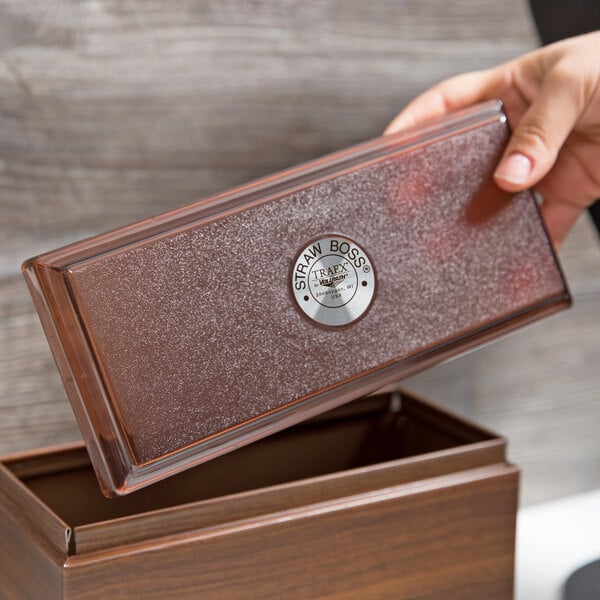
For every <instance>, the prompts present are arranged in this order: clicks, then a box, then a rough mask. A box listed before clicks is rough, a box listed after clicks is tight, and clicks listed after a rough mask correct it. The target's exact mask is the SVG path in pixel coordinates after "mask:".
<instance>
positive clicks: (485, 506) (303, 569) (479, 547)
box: [65, 465, 518, 600]
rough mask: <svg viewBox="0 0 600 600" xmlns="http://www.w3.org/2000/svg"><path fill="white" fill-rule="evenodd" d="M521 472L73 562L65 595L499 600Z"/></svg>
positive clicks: (484, 475) (380, 495)
mask: <svg viewBox="0 0 600 600" xmlns="http://www.w3.org/2000/svg"><path fill="white" fill-rule="evenodd" d="M517 491H518V470H517V469H516V468H514V467H510V466H507V465H495V466H494V467H489V468H486V469H482V470H476V471H472V472H466V473H462V474H457V475H454V476H450V478H444V479H443V481H442V480H440V485H439V487H437V488H436V487H430V488H429V489H425V490H423V491H421V492H419V493H406V489H405V488H404V487H403V486H398V487H396V488H388V489H386V490H379V491H378V492H375V493H371V494H364V495H361V496H353V497H349V498H346V499H345V504H340V505H337V506H336V507H334V508H333V509H331V506H328V505H326V504H323V505H314V506H313V507H305V509H304V510H303V511H299V512H293V513H291V512H290V513H287V514H286V513H280V514H274V515H271V518H270V519H269V520H266V521H265V520H262V521H258V520H257V521H249V522H245V523H244V526H241V525H240V524H239V523H238V524H236V523H232V524H231V526H230V527H228V528H221V529H219V530H211V529H208V530H205V531H201V532H194V533H189V534H188V535H186V536H174V537H173V538H169V539H166V540H162V541H157V542H155V543H154V544H142V545H138V546H131V547H129V548H126V547H125V548H120V549H115V550H112V551H107V552H100V553H91V554H89V555H87V556H86V555H84V556H80V557H74V558H70V559H69V560H68V561H67V566H66V571H65V598H69V599H74V598H77V599H78V600H87V599H90V600H92V599H96V598H98V597H111V598H119V599H129V598H131V599H133V598H139V597H141V596H142V595H143V597H144V598H145V600H154V599H156V600H158V599H159V598H160V599H163V598H166V597H171V596H172V595H173V594H174V593H176V594H177V597H178V598H183V599H185V598H190V599H192V598H198V597H202V598H207V599H227V600H236V599H240V600H241V599H244V600H248V599H251V598H257V599H258V598H260V599H261V600H262V599H269V598H273V599H275V598H286V599H295V598H298V599H305V598H322V599H324V598H361V599H369V598H373V599H379V598H386V597H394V598H397V597H402V598H404V599H407V600H410V599H417V598H418V599H419V600H434V599H439V598H445V599H447V600H454V599H456V600H458V599H465V600H467V599H472V598H487V599H488V600H500V599H502V600H508V599H509V598H512V593H513V563H514V542H515V518H516V508H517Z"/></svg>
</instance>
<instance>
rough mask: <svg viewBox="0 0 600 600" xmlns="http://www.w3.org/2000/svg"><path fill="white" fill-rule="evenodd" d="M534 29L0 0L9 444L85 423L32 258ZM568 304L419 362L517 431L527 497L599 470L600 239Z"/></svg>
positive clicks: (271, 8) (476, 63)
mask: <svg viewBox="0 0 600 600" xmlns="http://www.w3.org/2000/svg"><path fill="white" fill-rule="evenodd" d="M536 43H537V40H536V37H535V35H534V33H533V26H532V22H531V19H530V16H529V13H528V10H527V7H526V5H525V3H524V2H523V0H505V1H504V2H497V0H453V1H452V2H448V1H447V0H418V1H416V0H380V1H378V2H366V1H363V0H323V1H320V2H316V1H308V2H297V1H295V0H254V1H250V0H225V1H218V2H217V1H213V2H208V1H206V0H205V1H198V2H181V3H171V2H165V1H164V0H148V1H145V2H136V1H130V2H125V3H124V2H118V1H116V0H114V1H101V0H98V1H95V2H83V1H74V0H73V1H69V0H46V1H45V2H34V1H33V0H23V1H21V2H13V1H11V0H0V207H1V208H0V228H1V229H0V452H1V453H5V452H10V451H16V450H20V449H25V448H32V447H36V446H41V445H45V444H54V443H58V442H65V441H70V440H74V439H78V438H79V433H78V430H77V428H76V426H75V422H74V419H73V416H72V413H71V410H70V406H69V403H68V401H67V399H66V397H65V393H64V391H63V389H62V386H61V383H60V381H59V378H58V374H57V372H56V370H55V367H54V364H53V362H52V358H51V355H50V352H49V350H48V348H47V345H46V342H45V339H44V338H43V335H42V332H41V328H40V325H39V323H38V320H37V317H36V316H35V314H34V311H33V308H32V305H31V302H30V300H29V296H28V293H27V291H26V289H25V285H24V283H23V281H22V280H21V276H20V274H19V265H20V263H21V261H22V260H23V259H25V258H27V257H29V256H31V255H34V254H37V253H39V252H42V251H45V250H49V249H51V248H54V247H57V246H59V245H62V244H65V243H67V242H70V241H73V240H76V239H79V238H81V237H84V236H87V235H89V234H93V233H96V232H100V231H102V230H105V229H107V228H111V227H116V226H119V225H122V224H124V223H126V222H129V221H132V220H137V219H139V218H142V217H145V216H148V215H150V214H152V213H155V212H159V211H163V210H165V209H169V208H172V207H175V206H178V205H180V204H184V203H186V202H189V201H192V200H195V199H197V198H198V197H201V196H203V195H205V194H207V193H209V192H214V191H218V190H221V189H223V188H226V187H230V186H232V185H235V184H238V183H241V182H244V181H246V180H248V179H251V178H253V177H256V176H259V175H263V174H267V173H270V172H272V171H274V170H277V169H280V168H282V167H286V166H289V165H292V164H295V163H298V162H300V161H303V160H306V159H309V158H312V157H315V156H318V155H320V154H322V153H324V152H328V151H331V150H334V149H338V148H342V147H344V146H346V145H348V144H351V143H354V142H358V141H361V140H365V139H368V138H370V137H373V136H375V135H377V134H378V133H379V132H380V131H381V130H382V129H383V128H384V126H385V125H386V123H387V122H388V121H389V120H390V119H391V118H392V117H393V116H394V115H395V114H396V113H397V112H398V111H399V110H400V108H401V107H402V106H403V105H404V104H406V102H407V101H408V100H410V99H411V98H412V97H414V96H415V95H416V94H417V93H418V92H419V91H421V90H423V89H425V88H427V87H428V86H429V85H431V84H433V83H434V82H436V81H438V80H440V79H442V78H444V77H447V76H449V75H452V74H455V73H458V72H462V71H465V70H471V69H479V68H484V67H487V66H491V65H493V64H496V63H498V62H501V61H504V60H507V59H509V58H512V57H514V56H517V55H519V54H521V53H523V52H525V51H527V50H528V49H530V48H533V47H534V46H535V45H536ZM561 256H562V260H563V263H564V267H565V270H566V273H567V276H568V278H569V279H570V282H571V286H572V290H573V292H574V296H575V307H574V308H573V309H572V310H571V311H569V312H567V313H563V314H561V315H559V316H556V317H553V318H551V319H549V320H546V321H544V322H542V323H539V324H536V325H534V326H532V327H530V328H528V329H526V330H525V331H523V332H519V333H517V334H515V335H513V336H512V337H510V338H507V339H505V340H502V341H500V342H498V343H496V344H494V345H491V346H489V347H486V348H484V349H481V350H478V351H476V352H474V353H472V354H469V355H467V356H465V357H462V358H460V359H457V360H455V361H453V362H451V363H448V364H446V365H442V366H439V367H436V368H434V369H431V370H429V371H427V372H425V373H423V374H420V375H418V376H416V377H413V378H411V379H410V380H408V382H407V383H408V385H410V386H411V387H412V388H413V389H415V390H417V391H419V392H421V393H424V394H425V395H427V396H428V397H430V398H431V399H433V400H436V401H438V402H440V403H442V404H444V405H446V406H448V407H449V408H452V409H455V410H457V411H459V412H462V413H464V414H466V415H469V416H470V417H471V418H473V419H475V420H477V421H479V422H481V423H484V424H486V425H488V426H490V427H492V428H494V429H496V430H498V431H499V432H501V433H503V434H505V435H506V436H507V437H508V438H509V440H510V449H511V456H512V458H513V460H515V461H516V462H517V463H519V464H520V465H521V466H522V467H523V468H524V473H525V476H524V488H523V490H524V493H523V499H524V501H525V502H535V501H540V500H544V499H549V498H552V497H556V496H561V495H565V494H569V493H573V492H577V491H580V490H585V489H589V488H593V487H598V486H599V485H600V435H599V434H598V429H599V425H600V401H599V395H600V394H599V389H600V369H598V368H597V365H596V363H597V357H598V355H599V354H600V335H599V334H600V321H599V319H598V312H599V311H598V309H599V308H600V302H599V301H600V250H599V246H598V242H597V239H596V237H595V233H594V232H593V230H592V229H591V226H590V224H589V222H587V221H585V220H582V222H580V223H579V224H578V225H577V227H576V229H575V230H574V232H573V233H572V234H571V236H570V238H569V239H568V241H567V243H566V245H565V247H564V249H563V251H562V252H561Z"/></svg>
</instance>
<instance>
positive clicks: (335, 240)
mask: <svg viewBox="0 0 600 600" xmlns="http://www.w3.org/2000/svg"><path fill="white" fill-rule="evenodd" d="M292 290H293V292H294V298H295V299H296V302H297V303H298V306H299V307H300V309H301V310H302V312H304V313H305V314H306V315H307V316H308V317H310V318H311V319H313V320H314V321H316V322H317V323H320V324H322V325H330V326H333V327H336V326H341V325H348V324H349V323H352V322H353V321H356V319H358V318H359V317H361V316H362V315H363V314H364V313H365V311H366V310H367V309H368V308H369V306H370V304H371V301H372V300H373V295H374V293H375V273H374V270H373V265H372V263H371V260H370V259H369V257H368V256H367V254H366V253H365V251H364V250H363V249H362V248H361V247H360V246H359V245H358V244H356V243H355V242H353V241H351V240H349V239H348V238H345V237H342V236H330V237H323V238H320V239H317V240H316V241H314V242H312V243H310V244H308V245H307V246H306V247H305V248H303V250H302V251H301V252H300V254H299V255H298V258H297V259H296V262H295V263H294V268H293V270H292Z"/></svg>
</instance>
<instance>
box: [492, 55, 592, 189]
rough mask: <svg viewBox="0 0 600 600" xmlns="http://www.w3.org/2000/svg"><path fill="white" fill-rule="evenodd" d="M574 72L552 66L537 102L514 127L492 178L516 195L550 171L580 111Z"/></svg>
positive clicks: (581, 101) (580, 99) (578, 87)
mask: <svg viewBox="0 0 600 600" xmlns="http://www.w3.org/2000/svg"><path fill="white" fill-rule="evenodd" d="M580 89H581V88H580V86H579V85H578V84H577V82H576V79H575V72H573V71H571V70H569V69H567V68H566V67H561V66H559V65H557V66H555V67H554V69H553V70H551V71H550V73H548V75H547V77H546V80H545V81H544V83H543V84H542V87H541V89H540V91H539V93H538V96H537V98H536V99H535V100H534V102H533V104H532V105H531V106H530V107H529V109H528V110H527V112H526V113H525V114H524V115H523V117H522V118H521V120H520V121H519V123H517V124H516V128H515V130H514V133H513V134H512V136H511V138H510V140H509V142H508V145H507V147H506V150H505V152H504V155H503V157H502V159H501V160H500V162H499V164H498V166H497V168H496V172H495V173H494V178H495V180H496V183H497V184H498V185H499V186H500V187H501V188H502V189H504V190H506V191H509V192H517V191H520V190H524V189H526V188H529V187H531V186H533V185H535V184H536V183H538V182H539V181H540V180H541V179H542V178H543V177H545V176H546V174H547V173H548V171H550V169H551V168H552V166H553V165H554V163H555V161H556V157H557V156H558V152H559V151H560V149H561V147H562V145H563V144H564V142H565V140H566V139H567V137H568V136H569V134H570V133H571V131H572V130H573V127H574V126H575V124H576V123H577V120H578V118H579V116H580V114H581V111H582V110H583V99H582V98H581V92H580Z"/></svg>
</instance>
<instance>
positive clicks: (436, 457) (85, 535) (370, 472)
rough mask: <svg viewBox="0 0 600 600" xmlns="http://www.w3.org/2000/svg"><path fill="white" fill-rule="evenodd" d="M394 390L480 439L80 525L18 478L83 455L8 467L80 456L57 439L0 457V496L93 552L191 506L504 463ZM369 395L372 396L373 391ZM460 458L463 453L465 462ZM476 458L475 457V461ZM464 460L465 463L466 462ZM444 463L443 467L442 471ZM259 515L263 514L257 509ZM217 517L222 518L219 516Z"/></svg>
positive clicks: (501, 455)
mask: <svg viewBox="0 0 600 600" xmlns="http://www.w3.org/2000/svg"><path fill="white" fill-rule="evenodd" d="M396 393H402V397H403V400H404V401H406V402H407V406H409V409H408V412H409V414H410V411H411V409H416V410H415V417H416V418H418V419H421V420H425V422H427V423H432V428H436V429H437V428H440V429H443V430H444V431H445V432H446V433H449V434H450V435H454V436H457V437H458V435H459V434H460V431H459V432H458V433H457V430H461V429H462V430H463V431H464V433H463V438H468V437H470V436H469V434H472V436H473V437H475V436H477V435H481V436H482V437H483V438H484V439H480V440H477V439H475V440H473V439H463V440H460V442H459V445H456V446H452V447H450V448H444V449H441V450H436V451H432V452H426V453H422V454H418V455H412V456H407V457H402V458H396V459H391V460H386V461H381V462H377V463H373V464H370V465H364V466H359V467H354V468H350V469H344V470H339V471H334V472H331V473H325V474H321V475H316V476H312V477H305V478H302V479H293V480H290V481H284V482H281V483H276V484H271V485H268V486H263V487H258V488H251V489H246V490H241V491H237V492H234V493H229V494H224V495H219V496H213V497H210V498H205V499H202V500H197V501H191V502H185V503H183V504H176V505H172V506H166V507H161V508H156V509H152V510H148V511H144V512H140V513H135V514H129V515H124V516H121V517H115V518H112V519H106V520H101V521H94V522H92V523H84V524H81V525H71V524H68V523H67V522H65V521H64V520H63V519H62V518H61V517H60V516H59V515H58V514H57V513H56V512H55V511H54V510H53V509H51V508H50V507H49V506H48V505H47V504H46V503H45V502H44V501H43V500H42V498H40V497H39V496H37V495H36V494H35V493H34V492H33V491H32V490H31V489H30V488H29V487H28V486H27V484H26V482H25V481H23V479H26V478H27V477H35V476H36V474H39V475H42V474H43V473H52V472H54V471H58V472H61V471H64V470H70V469H72V468H78V466H86V467H89V466H91V465H90V462H89V460H87V461H85V462H83V461H81V459H80V458H79V459H78V460H77V461H73V462H69V461H67V468H66V469H65V468H64V467H63V468H58V469H51V470H50V471H44V470H43V471H41V472H39V471H38V472H31V473H29V472H27V470H25V471H21V472H19V469H18V468H17V469H16V471H15V472H13V471H12V470H11V465H15V464H18V463H19V462H28V461H34V462H35V461H39V462H40V465H43V463H44V462H45V461H44V459H45V458H48V457H54V458H53V460H54V459H55V458H56V457H60V456H61V455H62V457H63V458H64V457H66V458H69V454H75V455H78V456H79V457H81V456H85V452H84V450H85V445H84V443H83V441H77V442H70V443H67V444H60V445H54V446H49V447H45V448H38V449H33V450H27V451H22V452H18V453H13V454H9V455H4V456H2V457H0V474H2V473H3V472H4V473H6V474H8V475H9V476H10V479H11V482H10V484H6V483H4V484H3V483H2V479H1V478H0V495H1V494H2V493H12V492H13V490H17V495H19V494H20V495H21V496H24V497H25V496H27V497H30V499H33V500H34V501H35V503H36V504H37V505H38V508H39V509H41V511H42V513H43V515H44V517H43V518H49V519H50V520H52V521H53V522H55V523H57V524H60V526H61V528H62V530H64V536H66V546H65V545H63V546H60V545H59V544H57V540H56V539H51V540H50V541H51V542H52V544H53V546H55V547H57V548H58V549H59V550H60V551H63V552H65V553H66V554H68V555H69V556H71V557H73V556H78V555H82V554H85V553H88V552H92V551H97V550H100V549H101V548H105V549H107V548H110V547H113V545H112V544H108V545H103V544H102V540H103V539H104V538H105V537H106V535H107V532H108V535H110V532H111V530H114V531H118V530H119V528H125V529H128V528H129V529H130V535H129V536H128V539H131V540H135V543H142V542H146V543H148V542H149V541H150V540H153V539H156V538H160V537H165V536H169V535H178V534H181V533H184V532H185V531H186V530H187V528H180V527H178V523H177V522H176V523H175V524H174V525H173V524H171V529H168V528H167V529H166V530H165V529H164V527H161V531H162V533H161V534H150V535H146V534H145V533H144V527H143V526H142V525H143V524H146V525H148V524H161V522H162V520H163V519H164V518H165V517H168V516H175V517H178V516H181V517H183V518H184V519H185V516H186V514H188V513H189V512H190V511H193V509H196V511H198V512H202V510H203V509H206V510H208V509H210V508H211V507H214V506H218V505H221V504H222V505H226V506H235V505H236V504H240V503H243V501H248V502H251V501H253V500H254V501H255V502H260V501H261V499H264V498H269V497H273V496H275V495H277V494H280V495H281V496H285V495H286V494H290V495H291V494H293V492H295V491H297V490H299V489H303V490H305V491H306V490H311V489H312V490H314V491H315V493H314V494H313V499H314V497H315V494H316V495H317V496H318V491H320V490H321V489H322V488H323V486H325V485H327V484H329V485H330V486H332V487H334V486H335V485H336V484H340V483H348V484H349V485H350V487H352V483H355V488H356V489H355V491H354V493H352V492H351V493H350V495H356V494H357V493H358V494H360V493H366V492H367V491H369V489H370V490H371V491H373V490H375V489H377V487H374V488H373V487H372V484H370V482H369V478H370V479H375V478H376V477H378V476H381V475H382V474H385V473H386V472H390V473H392V472H394V473H396V474H398V473H399V472H401V471H403V470H404V471H407V472H408V471H410V469H411V468H413V469H415V470H416V469H417V468H418V467H420V468H423V466H425V465H426V464H430V465H435V464H437V465H440V464H441V465H442V472H441V473H438V475H434V476H433V477H432V476H429V477H424V478H423V479H421V478H415V479H409V480H407V481H403V482H402V483H399V484H398V483H396V484H393V483H392V484H390V485H396V486H403V485H404V486H408V485H409V484H411V483H415V482H420V481H424V480H428V479H432V478H435V477H442V476H450V475H452V474H456V473H457V472H462V471H469V470H472V469H474V468H483V467H486V466H488V467H489V466H493V465H498V464H503V465H505V466H506V465H508V464H509V463H507V461H506V440H505V439H504V438H503V437H502V436H499V435H498V434H496V433H494V432H493V431H490V430H489V429H487V428H484V427H481V426H480V425H478V424H476V423H473V422H472V421H469V420H467V419H465V418H464V417H462V416H461V415H456V414H454V413H453V412H451V411H449V410H447V409H446V408H444V407H441V406H438V405H436V404H434V403H431V402H429V401H427V400H424V399H422V398H421V397H419V396H418V395H415V394H413V393H412V392H407V391H406V390H404V389H403V390H402V391H401V392H399V391H398V390H395V391H393V392H389V393H385V394H380V395H379V396H382V397H384V398H385V397H389V398H390V399H391V397H392V396H393V395H394V394H396ZM371 397H372V398H375V397H374V396H371ZM429 416H433V419H431V420H430V419H428V418H427V417H429ZM444 426H445V427H444ZM465 458H467V460H466V462H465ZM443 461H446V462H447V463H448V464H447V465H446V463H444V464H442V463H443ZM478 461H480V462H481V464H480V462H478ZM469 464H470V465H471V466H469ZM465 465H466V466H465ZM444 468H445V469H448V470H447V471H444V470H443V469H444ZM20 473H23V474H20ZM357 490H358V491H357ZM345 495H348V494H344V493H342V494H341V495H335V494H334V495H332V496H331V497H329V498H325V499H323V498H321V499H320V500H318V502H325V501H329V500H334V499H335V498H339V497H342V496H345ZM309 504H310V501H309ZM301 507H302V504H300V505H298V506H295V507H293V508H294V509H300V508H301ZM271 512H273V511H272V510H268V508H267V510H266V511H265V512H264V514H269V513H271ZM260 514H263V513H262V512H261V513H260ZM257 516H258V515H253V516H250V517H247V518H249V519H253V518H255V517H257ZM234 520H235V519H234ZM223 522H225V520H224V521H223ZM212 526H213V527H218V526H219V525H218V523H217V524H214V523H213V524H212ZM209 527H210V526H209ZM28 529H29V530H30V531H31V530H32V529H33V531H34V533H35V530H36V529H37V527H36V526H35V522H34V523H33V524H32V523H29V525H28ZM62 530H61V531H62ZM136 531H141V532H142V533H139V534H137V535H136V534H135V532H136ZM63 540H64V537H63Z"/></svg>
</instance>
